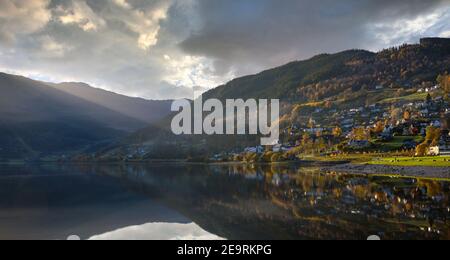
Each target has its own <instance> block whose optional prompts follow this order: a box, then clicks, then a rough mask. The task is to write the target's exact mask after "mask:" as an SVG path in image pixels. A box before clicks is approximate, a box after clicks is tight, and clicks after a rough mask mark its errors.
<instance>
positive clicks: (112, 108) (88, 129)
mask: <svg viewBox="0 0 450 260" xmlns="http://www.w3.org/2000/svg"><path fill="white" fill-rule="evenodd" d="M69 85H70V87H69V86H67V84H61V85H57V86H55V85H52V84H48V83H44V82H39V81H35V80H31V79H27V78H24V77H20V76H14V75H8V74H4V73H1V74H0V92H1V95H0V160H1V159H7V158H21V159H23V158H36V157H41V156H46V155H53V154H65V153H70V152H72V151H80V150H83V149H87V148H89V147H93V146H95V145H99V144H102V143H110V142H111V141H112V140H116V139H117V138H121V137H124V136H125V135H127V134H129V133H131V132H133V131H136V130H138V129H140V128H142V127H144V126H146V125H148V124H149V122H152V120H153V119H155V120H156V119H158V118H159V117H160V116H164V115H166V114H167V113H169V109H167V111H166V112H165V114H164V112H163V109H164V107H166V108H167V106H164V103H163V105H162V106H161V108H159V105H160V102H157V103H153V102H152V101H148V102H146V101H144V100H141V99H135V98H127V97H125V96H120V95H115V94H113V93H109V92H103V91H101V90H97V89H90V88H89V87H87V86H85V85H84V86H83V87H81V88H80V91H78V88H75V87H74V86H73V85H72V84H69ZM66 86H67V87H66ZM72 88H73V89H72ZM90 94H92V97H89V98H88V97H86V96H83V95H90ZM114 102H117V104H113V103H114ZM134 102H136V104H137V105H136V106H133V105H132V104H133V103H134ZM108 104H112V105H108ZM125 105H129V106H130V109H129V110H127V109H123V107H121V106H125ZM135 107H142V109H143V112H140V113H133V109H135ZM151 109H153V110H151ZM154 111H156V113H157V114H158V115H155V116H151V115H149V116H148V117H144V113H148V114H152V113H154Z"/></svg>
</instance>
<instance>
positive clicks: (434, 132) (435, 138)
mask: <svg viewBox="0 0 450 260" xmlns="http://www.w3.org/2000/svg"><path fill="white" fill-rule="evenodd" d="M440 138H441V129H440V128H438V127H434V126H429V127H427V135H426V137H425V142H427V143H428V144H430V145H431V146H436V145H438V144H439V139H440Z"/></svg>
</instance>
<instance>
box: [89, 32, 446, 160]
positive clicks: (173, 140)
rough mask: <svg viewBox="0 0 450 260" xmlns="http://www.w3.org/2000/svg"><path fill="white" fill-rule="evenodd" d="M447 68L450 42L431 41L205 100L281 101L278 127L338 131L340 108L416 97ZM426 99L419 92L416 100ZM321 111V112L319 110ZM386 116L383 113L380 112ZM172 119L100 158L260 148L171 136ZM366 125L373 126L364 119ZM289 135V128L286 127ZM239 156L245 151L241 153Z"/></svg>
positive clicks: (289, 72)
mask: <svg viewBox="0 0 450 260" xmlns="http://www.w3.org/2000/svg"><path fill="white" fill-rule="evenodd" d="M447 71H450V39H447V38H426V39H422V40H421V41H420V43H419V44H410V45H408V44H405V45H402V46H398V47H393V48H389V49H385V50H382V51H380V52H376V53H374V52H369V51H364V50H348V51H344V52H340V53H336V54H321V55H317V56H315V57H313V58H311V59H308V60H304V61H295V62H291V63H288V64H286V65H284V66H281V67H278V68H274V69H270V70H266V71H263V72H261V73H259V74H256V75H250V76H245V77H241V78H237V79H234V80H232V81H230V82H228V83H227V84H224V85H222V86H219V87H217V88H215V89H212V90H210V91H208V92H207V93H205V94H204V96H203V99H204V100H206V99H209V98H218V99H221V100H223V99H229V98H232V99H236V98H242V99H248V98H278V99H280V101H281V104H282V107H281V123H282V127H283V125H287V126H286V127H288V126H289V125H292V123H299V125H300V126H301V124H304V125H307V123H308V121H309V119H310V118H311V117H314V116H317V118H314V119H315V120H316V125H322V126H324V127H335V126H336V123H340V122H336V121H335V120H334V118H336V117H332V116H333V115H334V114H336V112H337V111H344V110H346V109H352V108H359V107H361V106H362V107H369V106H370V105H374V104H378V103H380V104H383V105H382V106H384V107H386V108H388V107H390V106H391V105H392V104H389V102H385V101H386V100H389V99H391V100H392V98H397V99H400V100H401V99H402V98H403V97H404V98H403V100H411V98H416V96H415V95H414V94H415V93H417V91H418V90H419V89H423V88H429V87H432V86H434V85H435V84H436V78H437V76H438V75H440V74H444V73H445V72H447ZM417 96H419V98H422V95H417ZM317 111H318V112H317ZM381 115H382V114H381ZM170 120H171V119H170V118H166V119H165V120H164V121H162V123H161V125H160V126H159V127H153V126H152V127H148V128H146V129H143V130H140V131H138V132H136V133H135V134H133V135H131V136H129V137H127V138H126V139H124V140H123V142H122V144H121V146H118V147H115V148H114V149H111V150H107V151H102V152H101V153H100V154H97V156H100V157H101V158H112V157H114V158H115V159H117V158H124V157H128V158H130V157H132V158H142V159H152V158H159V159H161V158H171V159H172V158H183V156H184V158H186V156H197V155H200V154H211V153H214V152H219V151H230V150H239V149H242V147H245V146H246V145H249V144H252V145H256V142H255V140H258V138H252V137H243V136H221V137H217V136H174V135H173V134H171V132H170ZM367 123H368V122H367ZM282 130H284V129H282ZM241 151H242V150H241Z"/></svg>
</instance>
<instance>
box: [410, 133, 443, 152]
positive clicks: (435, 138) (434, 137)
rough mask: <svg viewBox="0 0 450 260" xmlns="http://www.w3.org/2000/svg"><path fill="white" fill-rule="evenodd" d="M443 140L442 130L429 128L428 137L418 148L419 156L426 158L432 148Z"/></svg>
mask: <svg viewBox="0 0 450 260" xmlns="http://www.w3.org/2000/svg"><path fill="white" fill-rule="evenodd" d="M440 138H441V129H440V128H438V127H434V126H429V127H427V135H426V137H425V141H424V142H423V143H421V144H419V145H418V146H417V147H416V155H417V156H425V155H426V153H427V151H428V149H429V148H430V147H431V146H436V145H438V144H439V139H440Z"/></svg>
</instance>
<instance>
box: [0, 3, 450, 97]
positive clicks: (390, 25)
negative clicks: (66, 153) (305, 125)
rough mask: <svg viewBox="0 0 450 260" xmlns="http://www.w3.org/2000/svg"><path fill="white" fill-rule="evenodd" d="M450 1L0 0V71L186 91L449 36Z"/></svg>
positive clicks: (143, 91)
mask: <svg viewBox="0 0 450 260" xmlns="http://www.w3.org/2000/svg"><path fill="white" fill-rule="evenodd" d="M449 20H450V0H426V1H425V0H420V1H419V0H404V1H401V0H390V1H388V0H314V1H313V0H0V71H5V72H14V73H18V74H22V75H25V76H32V77H34V78H37V79H45V80H49V81H83V82H87V83H91V84H94V85H95V86H97V87H102V88H106V89H108V90H112V91H116V92H119V93H123V94H127V95H132V96H141V97H146V98H154V99H155V98H156V99H167V98H179V97H188V98H192V95H193V92H194V91H198V90H201V89H205V88H211V87H215V86H217V85H219V84H222V83H224V82H225V81H227V80H230V79H232V78H233V77H236V76H241V75H245V74H249V73H255V72H259V71H260V70H262V69H267V68H271V67H274V66H277V65H281V64H283V63H286V62H289V61H292V60H295V59H302V58H308V57H310V56H313V55H316V54H319V53H323V52H336V51H340V50H344V49H349V48H364V49H371V50H378V49H381V48H384V47H389V46H392V45H396V44H401V43H403V42H416V41H417V40H418V39H419V37H421V36H447V37H449V36H450V24H449V23H448V21H449Z"/></svg>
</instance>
